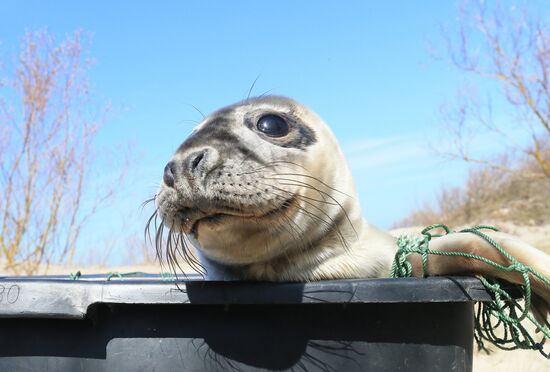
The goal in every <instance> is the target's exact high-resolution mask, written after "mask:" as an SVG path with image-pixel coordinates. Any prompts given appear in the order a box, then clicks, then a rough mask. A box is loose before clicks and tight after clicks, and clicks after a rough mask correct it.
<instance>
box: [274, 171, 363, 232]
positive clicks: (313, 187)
mask: <svg viewBox="0 0 550 372" xmlns="http://www.w3.org/2000/svg"><path fill="white" fill-rule="evenodd" d="M288 181H290V182H298V184H299V186H302V187H306V188H309V189H312V190H315V191H316V192H318V193H319V194H320V195H322V197H323V198H324V196H327V197H328V198H329V199H331V200H332V201H334V202H335V203H336V204H337V205H338V206H339V207H340V209H342V211H343V212H344V214H345V215H346V219H347V221H348V222H349V224H350V225H351V227H352V228H353V231H354V232H355V235H356V236H358V234H357V230H355V227H354V226H353V223H352V222H351V219H350V218H349V215H348V212H347V211H346V209H345V208H344V206H343V205H342V204H341V203H340V202H339V201H338V200H336V199H335V198H334V197H333V196H332V195H330V194H328V193H326V192H324V191H322V190H320V189H318V188H316V187H315V186H312V185H309V184H307V183H305V182H299V181H295V180H291V179H290V180H288ZM281 184H282V185H290V186H298V185H295V184H294V185H293V184H287V183H281Z"/></svg>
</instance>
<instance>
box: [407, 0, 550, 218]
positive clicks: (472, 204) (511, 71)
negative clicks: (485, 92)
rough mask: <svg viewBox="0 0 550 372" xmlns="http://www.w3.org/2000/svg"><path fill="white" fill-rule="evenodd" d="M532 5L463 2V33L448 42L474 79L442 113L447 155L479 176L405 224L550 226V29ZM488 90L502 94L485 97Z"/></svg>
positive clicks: (464, 70)
mask: <svg viewBox="0 0 550 372" xmlns="http://www.w3.org/2000/svg"><path fill="white" fill-rule="evenodd" d="M531 5H533V4H532V3H528V2H522V3H520V6H511V7H510V6H509V7H507V8H504V7H503V6H502V4H501V3H499V2H488V1H483V0H472V1H463V2H462V3H461V6H460V8H459V17H458V25H459V28H458V34H456V35H452V34H449V33H445V34H444V39H445V41H446V43H447V46H448V49H447V55H448V57H449V59H450V61H451V63H452V64H453V65H454V66H455V67H456V68H457V70H459V71H460V72H462V73H463V74H464V76H465V77H466V78H470V79H471V80H470V81H469V84H468V85H467V87H466V88H462V89H460V90H459V91H458V93H457V95H456V97H455V99H454V100H453V101H452V103H451V104H450V105H447V106H445V107H444V109H443V110H442V117H441V122H442V126H443V129H444V130H443V136H444V137H445V141H446V142H448V143H449V144H450V146H449V148H448V149H447V150H446V152H441V151H440V152H439V154H440V155H443V156H444V157H447V158H451V159H460V160H463V161H466V162H468V163H470V164H472V169H471V171H470V173H469V175H468V178H467V180H466V183H465V184H464V185H463V186H461V187H445V188H443V189H442V190H441V191H440V192H439V193H438V194H437V196H436V197H435V198H434V200H430V201H428V202H426V203H425V205H424V206H422V207H421V208H419V209H417V210H415V211H413V212H412V213H411V214H410V215H409V216H408V217H406V218H405V219H403V220H402V221H400V222H398V224H397V225H417V224H421V225H429V224H432V223H434V222H445V223H448V224H451V225H462V224H470V223H476V222H483V221H495V220H497V221H498V220H501V221H503V220H506V221H511V222H515V223H519V224H531V225H533V224H535V225H536V224H542V223H548V222H550V23H549V22H548V20H547V19H546V20H545V19H541V18H540V17H539V14H537V13H536V12H535V11H533V10H532V9H529V6H531ZM480 83H483V84H484V85H483V86H484V87H487V86H488V85H490V86H492V87H493V88H495V89H492V90H491V91H492V92H493V93H494V92H496V93H494V94H492V95H489V96H488V98H486V99H483V98H480V91H482V87H481V84H480ZM491 84H492V85H491ZM494 145H496V146H494ZM488 148H498V149H499V151H501V154H500V156H496V157H495V155H494V153H495V151H494V150H493V151H492V152H491V151H487V149H488Z"/></svg>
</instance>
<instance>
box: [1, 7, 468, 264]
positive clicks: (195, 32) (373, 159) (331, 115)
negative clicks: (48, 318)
mask: <svg viewBox="0 0 550 372" xmlns="http://www.w3.org/2000/svg"><path fill="white" fill-rule="evenodd" d="M456 16H457V13H456V7H455V3H454V2H453V1H435V0H434V1H405V0H403V1H378V2H374V1H331V2H329V1H270V2H264V1H193V2H191V1H93V2H86V3H84V2H78V1H51V2H44V1H26V0H3V1H2V4H1V5H0V58H2V59H5V58H8V57H9V56H11V55H13V54H14V53H15V52H16V51H17V48H18V45H19V41H20V38H21V37H22V35H23V34H24V32H25V31H28V30H36V29H41V28H47V29H48V30H49V31H50V32H51V33H52V34H54V35H55V36H56V37H57V38H58V39H61V38H63V37H64V36H65V35H67V34H70V33H72V32H73V31H74V30H76V29H81V30H83V31H85V32H88V33H89V34H90V35H91V36H92V37H91V43H90V48H89V51H88V54H89V55H90V56H92V57H93V58H94V59H95V60H96V63H95V65H94V66H93V68H92V70H91V72H90V80H91V83H92V87H93V93H94V96H95V97H96V98H97V99H98V100H99V101H104V102H110V103H111V105H112V107H113V111H112V114H111V115H110V118H109V120H108V122H107V123H106V125H105V127H104V128H103V130H102V132H101V133H100V135H99V138H98V146H99V148H100V149H112V148H113V147H115V146H124V145H125V144H126V143H128V142H129V141H131V142H132V143H133V145H134V148H135V150H136V153H138V154H139V156H138V158H137V159H136V162H135V163H134V165H133V167H132V172H133V175H132V176H131V177H130V176H129V177H128V179H129V180H131V181H130V182H128V183H127V184H126V185H122V186H121V188H122V192H121V193H120V194H119V195H118V196H117V199H116V200H114V201H113V203H112V204H111V205H110V207H109V208H108V209H105V210H103V211H102V212H101V213H100V214H99V215H98V216H97V217H96V218H95V219H93V220H92V221H90V224H89V226H88V228H87V230H86V231H85V232H84V236H83V240H82V241H81V244H82V246H81V250H83V251H84V250H87V249H88V247H93V246H94V245H95V244H97V241H98V240H100V239H104V238H105V237H109V236H113V235H119V232H120V231H121V230H122V229H123V230H124V231H126V233H127V234H133V233H138V234H139V233H141V231H142V228H143V224H144V221H145V219H146V217H147V213H148V212H149V211H148V210H146V211H143V212H140V208H139V205H140V203H141V202H142V201H143V200H145V199H146V198H147V197H149V196H151V195H152V194H154V192H155V189H156V185H157V184H158V182H159V180H160V177H161V175H162V170H163V167H164V165H165V163H166V162H167V161H168V160H169V158H170V156H171V154H172V152H173V151H174V150H175V149H176V148H177V146H178V145H179V143H180V142H181V141H182V140H183V139H184V138H185V136H187V135H188V134H189V133H190V131H191V129H192V127H193V124H192V123H190V120H199V119H200V117H201V116H200V114H199V113H197V112H196V111H195V109H193V107H192V106H191V105H194V106H196V107H198V108H199V109H200V110H201V111H203V112H205V113H207V112H210V111H212V110H214V109H216V108H219V107H221V106H224V105H227V104H230V103H233V102H235V101H238V100H240V99H243V98H245V97H246V95H247V93H248V90H249V88H250V86H251V84H252V83H253V81H254V80H255V79H256V78H257V77H258V76H259V78H258V81H257V83H256V84H255V87H254V90H253V92H252V94H253V95H254V94H262V93H264V92H266V91H270V92H271V93H273V94H280V95H287V96H290V97H293V98H295V99H297V100H299V101H301V102H303V103H305V104H307V105H308V106H310V107H311V108H312V109H314V110H315V111H316V112H318V113H319V114H320V115H321V116H322V117H323V118H324V119H325V120H326V121H327V123H329V125H330V126H331V127H332V129H333V131H334V132H335V134H336V136H337V137H338V139H339V141H340V144H341V146H342V147H343V149H344V152H345V153H346V154H347V156H348V159H349V161H350V164H351V167H352V170H353V173H354V175H355V178H356V183H357V188H358V191H359V197H360V200H361V204H362V206H363V210H364V215H365V216H366V217H367V219H368V220H369V221H371V222H373V223H374V224H377V225H379V226H381V227H384V228H386V227H388V226H390V225H391V224H392V223H393V222H394V221H396V220H398V219H400V218H401V217H403V216H405V215H406V214H407V212H408V211H410V210H411V209H412V208H414V207H417V206H419V205H421V204H422V202H423V201H425V200H426V199H427V198H429V196H430V195H432V194H433V193H434V192H435V191H436V190H437V189H439V187H441V185H443V184H459V183H460V181H461V180H463V179H464V177H465V169H466V168H465V166H464V165H463V164H460V163H452V162H447V161H444V160H442V159H440V158H438V157H436V156H435V155H434V154H433V153H432V152H431V150H430V148H429V146H428V144H427V142H428V141H427V139H428V138H431V137H434V136H436V133H437V132H438V130H437V127H436V124H437V122H438V119H437V111H438V107H439V106H440V105H441V104H442V103H443V102H444V101H445V100H450V99H452V98H453V95H454V93H455V91H456V89H457V88H458V87H459V86H460V81H461V79H462V76H461V75H460V74H459V73H458V72H457V71H456V70H455V69H454V68H453V67H452V66H451V65H450V64H449V63H448V62H445V61H441V60H436V59H434V58H433V56H432V55H431V54H430V52H429V50H430V49H431V48H432V47H435V48H436V49H440V50H442V49H444V44H443V42H442V39H441V37H440V31H439V28H440V26H441V25H444V26H446V27H447V28H448V29H449V30H450V31H451V32H452V30H454V29H455V27H456V24H455V22H456ZM10 58H11V57H10ZM105 151H107V150H105ZM109 151H113V150H109ZM98 167H99V173H100V174H103V175H104V177H99V178H98V179H97V180H96V182H99V183H101V182H105V180H106V179H109V175H110V174H112V173H113V172H115V173H116V169H114V170H113V169H112V166H111V165H110V164H109V162H102V163H99V165H98ZM122 221H124V223H123V222H122ZM121 244H122V243H121ZM123 257H124V254H123V253H121V252H115V253H114V254H113V256H112V262H118V261H120V260H122V259H123Z"/></svg>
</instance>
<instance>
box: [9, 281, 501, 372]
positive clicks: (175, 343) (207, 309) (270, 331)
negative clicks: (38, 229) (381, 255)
mask: <svg viewBox="0 0 550 372" xmlns="http://www.w3.org/2000/svg"><path fill="white" fill-rule="evenodd" d="M178 286H179V288H177V287H176V284H175V283H174V282H173V281H172V282H170V281H163V280H162V279H161V278H160V277H158V276H150V275H143V276H140V277H138V278H136V277H133V278H131V279H129V278H126V279H112V280H111V281H107V280H105V277H102V278H100V277H97V276H96V277H94V276H91V277H83V278H81V279H80V280H78V281H71V280H67V279H64V278H59V277H57V278H56V277H41V278H36V277H35V278H3V279H1V280H0V297H1V300H0V318H1V319H0V371H217V370H220V371H226V370H236V371H255V370H294V371H345V372H349V371H423V372H424V371H471V369H472V348H473V301H487V300H490V299H491V298H490V296H489V294H488V293H487V292H486V291H485V290H484V288H483V286H482V285H481V283H480V282H479V281H478V280H477V279H475V278H463V277H440V278H426V279H412V278H408V279H369V280H342V281H324V282H314V283H254V282H216V281H203V280H187V281H185V282H179V283H178Z"/></svg>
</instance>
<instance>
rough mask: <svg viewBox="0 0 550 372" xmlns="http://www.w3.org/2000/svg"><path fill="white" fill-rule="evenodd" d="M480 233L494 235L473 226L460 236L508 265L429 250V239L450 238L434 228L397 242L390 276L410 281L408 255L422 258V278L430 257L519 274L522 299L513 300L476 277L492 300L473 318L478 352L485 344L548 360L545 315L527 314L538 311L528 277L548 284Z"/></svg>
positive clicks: (438, 226)
mask: <svg viewBox="0 0 550 372" xmlns="http://www.w3.org/2000/svg"><path fill="white" fill-rule="evenodd" d="M436 229H442V230H444V234H434V233H432V232H433V230H436ZM482 230H493V231H497V229H496V228H494V227H492V226H476V227H473V228H469V229H464V230H460V231H459V232H462V233H466V232H467V233H472V234H475V235H477V236H479V237H480V238H482V239H484V240H485V241H486V242H487V243H489V244H490V245H492V246H493V247H494V248H495V249H497V250H498V251H499V252H500V253H501V254H502V255H503V256H504V257H506V258H507V259H508V260H509V261H510V264H509V265H508V266H504V265H501V264H499V263H497V262H494V261H492V260H490V259H488V258H486V257H483V256H479V255H475V254H471V253H465V252H449V251H440V250H434V249H430V248H429V242H430V240H431V239H432V238H437V237H440V236H442V235H446V234H451V233H453V232H454V231H451V229H449V228H448V227H447V226H446V225H443V224H435V225H431V226H428V227H427V228H425V229H424V230H422V235H423V237H410V236H406V235H402V236H400V237H399V238H398V239H397V247H398V248H397V253H396V255H395V259H394V262H393V264H392V267H391V276H392V277H394V278H398V277H399V278H401V277H410V276H411V275H412V264H411V263H410V262H409V261H408V260H407V256H409V255H410V254H420V255H421V258H422V269H423V273H424V275H426V273H427V270H426V269H427V263H428V256H429V255H440V256H456V257H466V258H471V259H475V260H479V261H482V262H485V263H486V264H489V265H492V266H493V267H496V268H498V269H499V270H503V271H506V272H518V273H520V274H521V276H522V277H523V282H524V283H523V285H521V286H520V287H519V288H520V291H521V295H520V296H519V297H518V296H514V295H513V294H512V293H510V291H509V290H506V289H505V288H504V287H503V286H501V285H500V283H498V282H497V281H494V280H492V279H488V278H484V277H479V279H480V280H481V282H482V283H483V285H484V286H485V288H486V289H487V291H488V292H489V293H491V295H492V297H493V300H492V301H490V302H482V303H480V304H478V308H477V311H476V316H475V325H474V337H475V340H476V342H477V345H478V347H479V348H480V349H484V350H487V349H486V347H485V342H489V343H491V344H493V345H494V346H496V347H498V348H500V349H504V350H514V349H532V350H538V351H539V352H540V353H541V354H542V355H544V356H545V357H546V358H548V359H550V353H549V352H546V351H545V350H544V342H545V340H546V339H548V338H550V328H549V325H548V322H547V321H546V319H544V315H541V316H539V317H534V316H533V314H531V313H530V312H529V311H530V310H531V312H533V313H535V314H536V311H537V309H536V308H535V307H533V298H532V288H531V278H530V275H532V276H535V277H537V278H538V279H540V281H541V282H543V283H544V284H545V285H546V286H548V287H549V288H550V280H549V279H548V278H545V277H543V276H542V275H541V274H540V273H538V272H537V271H535V270H534V269H532V268H530V267H528V266H525V265H523V264H522V263H521V262H519V261H518V260H516V259H515V258H514V257H512V256H511V255H510V254H509V253H508V252H506V251H505V250H504V249H503V248H502V247H501V246H500V245H499V244H498V243H497V242H496V241H494V240H493V239H492V238H491V237H490V236H488V235H487V234H485V233H484V232H483V231H482ZM523 320H527V321H530V322H531V323H533V324H534V326H535V328H536V330H537V332H541V333H542V338H541V340H540V341H536V340H535V337H534V336H533V335H532V334H531V333H529V331H528V330H527V329H526V328H525V326H524V324H522V321H523Z"/></svg>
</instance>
